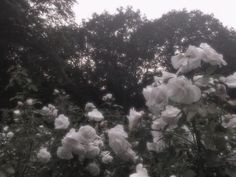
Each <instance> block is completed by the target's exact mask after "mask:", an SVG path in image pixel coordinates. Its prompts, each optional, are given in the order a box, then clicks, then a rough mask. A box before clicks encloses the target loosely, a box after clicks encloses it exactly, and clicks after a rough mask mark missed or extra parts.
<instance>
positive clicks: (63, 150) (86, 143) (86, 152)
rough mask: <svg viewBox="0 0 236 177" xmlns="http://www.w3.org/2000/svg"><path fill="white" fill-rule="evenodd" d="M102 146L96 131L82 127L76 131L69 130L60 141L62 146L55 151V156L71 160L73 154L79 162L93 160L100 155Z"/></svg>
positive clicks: (89, 127)
mask: <svg viewBox="0 0 236 177" xmlns="http://www.w3.org/2000/svg"><path fill="white" fill-rule="evenodd" d="M102 145H103V142H102V140H101V138H100V137H99V136H98V135H97V133H96V130H95V129H94V128H93V127H91V126H89V125H86V126H82V127H80V129H79V130H78V131H76V130H75V129H71V130H70V131H69V132H68V133H67V134H66V135H65V137H64V138H63V139H62V146H60V147H59V148H58V149H57V155H58V157H59V158H61V159H67V160H68V159H72V158H73V154H74V155H78V156H79V159H80V160H84V159H93V158H95V157H96V156H98V155H99V153H100V147H101V146H102Z"/></svg>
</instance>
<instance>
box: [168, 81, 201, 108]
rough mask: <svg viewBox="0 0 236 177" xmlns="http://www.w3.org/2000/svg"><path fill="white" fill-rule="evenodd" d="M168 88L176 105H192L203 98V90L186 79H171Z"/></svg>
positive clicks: (170, 96)
mask: <svg viewBox="0 0 236 177" xmlns="http://www.w3.org/2000/svg"><path fill="white" fill-rule="evenodd" d="M167 87H168V95H169V98H170V100H172V101H174V102H176V103H183V104H191V103H194V102H197V101H198V100H199V99H200V98H201V90H200V89H199V88H198V87H197V86H195V85H193V84H192V82H191V81H190V80H187V79H186V78H185V77H177V78H173V79H170V81H169V82H168V84H167Z"/></svg>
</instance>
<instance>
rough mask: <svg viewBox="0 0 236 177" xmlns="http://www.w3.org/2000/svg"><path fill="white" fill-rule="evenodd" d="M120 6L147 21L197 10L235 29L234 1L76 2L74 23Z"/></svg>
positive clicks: (123, 0)
mask: <svg viewBox="0 0 236 177" xmlns="http://www.w3.org/2000/svg"><path fill="white" fill-rule="evenodd" d="M120 6H123V7H126V6H132V7H133V8H134V9H140V11H141V13H142V14H144V15H146V17H147V18H148V19H154V18H159V17H161V15H162V14H164V13H166V12H168V11H170V10H172V9H178V10H182V9H183V8H186V9H187V10H195V9H199V10H201V11H203V12H204V13H212V14H214V16H215V17H216V18H218V19H219V20H220V21H221V22H223V24H224V25H225V26H228V27H234V28H235V29H236V0H78V5H76V6H75V7H74V10H75V12H76V21H77V22H78V23H80V22H81V21H82V19H87V18H90V17H91V15H92V14H93V13H94V12H97V13H102V12H103V11H104V10H107V11H109V12H112V13H113V12H115V11H116V8H118V7H120Z"/></svg>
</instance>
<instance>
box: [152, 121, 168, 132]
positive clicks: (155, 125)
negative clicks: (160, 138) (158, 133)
mask: <svg viewBox="0 0 236 177" xmlns="http://www.w3.org/2000/svg"><path fill="white" fill-rule="evenodd" d="M166 125H167V123H166V122H165V121H164V120H163V119H161V118H158V119H155V120H154V121H153V122H152V126H151V128H152V129H153V130H163V129H164V128H165V126H166Z"/></svg>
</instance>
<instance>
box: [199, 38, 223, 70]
mask: <svg viewBox="0 0 236 177" xmlns="http://www.w3.org/2000/svg"><path fill="white" fill-rule="evenodd" d="M200 48H202V49H203V51H204V57H203V58H202V61H204V62H205V63H209V64H211V65H218V66H222V65H227V63H226V62H225V60H224V59H223V55H221V54H218V53H217V52H216V51H215V50H214V49H213V48H212V47H211V46H210V45H208V44H207V43H201V44H200Z"/></svg>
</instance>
